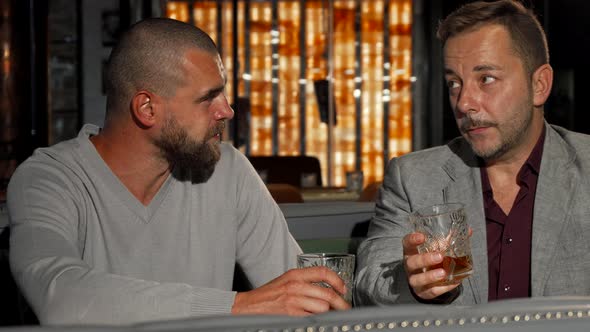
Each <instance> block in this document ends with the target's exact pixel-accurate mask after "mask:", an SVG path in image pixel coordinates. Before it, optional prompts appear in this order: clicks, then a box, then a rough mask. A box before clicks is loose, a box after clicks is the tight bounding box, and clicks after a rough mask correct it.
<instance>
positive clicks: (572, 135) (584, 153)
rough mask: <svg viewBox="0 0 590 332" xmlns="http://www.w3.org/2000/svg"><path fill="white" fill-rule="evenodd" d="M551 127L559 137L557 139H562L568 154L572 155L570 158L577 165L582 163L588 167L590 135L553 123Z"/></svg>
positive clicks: (589, 161)
mask: <svg viewBox="0 0 590 332" xmlns="http://www.w3.org/2000/svg"><path fill="white" fill-rule="evenodd" d="M551 128H552V129H553V131H554V132H555V133H557V136H558V137H559V139H558V140H557V141H562V142H563V144H565V146H566V149H567V150H568V151H569V153H570V156H573V159H572V160H575V162H576V163H577V164H578V165H581V164H583V165H585V166H587V167H590V135H587V134H583V133H579V132H575V131H571V130H568V129H565V128H562V127H559V126H555V125H551ZM554 145H555V144H554Z"/></svg>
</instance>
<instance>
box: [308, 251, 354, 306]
mask: <svg viewBox="0 0 590 332" xmlns="http://www.w3.org/2000/svg"><path fill="white" fill-rule="evenodd" d="M354 265H355V257H354V255H352V254H331V253H308V254H299V255H298V256H297V267H299V268H305V267H312V266H325V267H328V268H330V269H331V270H332V271H334V272H336V274H338V276H339V277H340V278H341V279H342V281H344V284H345V285H346V294H344V295H343V296H342V297H343V298H344V300H346V302H348V303H349V304H351V305H352V289H353V287H354V282H353V281H354ZM318 285H320V286H322V287H326V288H331V286H330V285H328V284H326V283H325V282H319V283H318Z"/></svg>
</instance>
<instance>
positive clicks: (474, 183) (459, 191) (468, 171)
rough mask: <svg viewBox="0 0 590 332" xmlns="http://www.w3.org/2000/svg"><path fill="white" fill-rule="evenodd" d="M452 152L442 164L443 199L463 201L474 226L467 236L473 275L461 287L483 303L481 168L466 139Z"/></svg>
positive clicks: (484, 252) (485, 285) (485, 282)
mask: <svg viewBox="0 0 590 332" xmlns="http://www.w3.org/2000/svg"><path fill="white" fill-rule="evenodd" d="M454 152H455V154H454V155H453V156H452V157H451V158H449V160H447V162H445V163H444V164H443V165H442V169H443V170H444V171H445V173H446V174H447V175H448V176H449V182H448V185H447V187H445V188H444V190H443V196H444V201H445V202H449V203H452V202H461V203H463V204H465V212H466V214H467V218H468V222H469V225H470V226H471V228H472V230H473V234H472V236H471V239H470V241H471V253H472V256H473V275H472V276H471V277H470V278H468V279H467V281H466V282H464V287H465V286H466V285H469V287H470V288H471V292H472V294H473V297H474V299H473V301H474V302H475V303H485V302H487V296H488V295H487V294H488V256H487V238H486V223H485V215H484V207H483V194H482V191H481V177H480V171H479V168H478V167H477V159H476V157H475V156H474V155H473V153H472V152H471V149H470V148H469V147H468V146H467V144H466V143H464V144H463V145H462V146H461V147H460V148H459V149H457V150H456V151H454ZM469 302H471V301H469Z"/></svg>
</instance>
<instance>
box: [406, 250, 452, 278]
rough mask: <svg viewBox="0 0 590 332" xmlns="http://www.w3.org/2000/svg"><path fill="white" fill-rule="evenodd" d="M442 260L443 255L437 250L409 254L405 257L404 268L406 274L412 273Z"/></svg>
mask: <svg viewBox="0 0 590 332" xmlns="http://www.w3.org/2000/svg"><path fill="white" fill-rule="evenodd" d="M442 261H443V256H442V254H441V253H439V252H430V253H425V254H417V255H411V256H407V257H406V259H405V268H406V272H407V273H408V275H412V274H416V273H422V272H423V271H424V270H425V269H431V268H433V267H434V266H435V265H437V264H440V263H442Z"/></svg>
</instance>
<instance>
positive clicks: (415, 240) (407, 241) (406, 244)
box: [402, 233, 426, 255]
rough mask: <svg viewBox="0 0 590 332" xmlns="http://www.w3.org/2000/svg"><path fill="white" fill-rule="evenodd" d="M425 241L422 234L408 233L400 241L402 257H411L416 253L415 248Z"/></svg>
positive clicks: (416, 249)
mask: <svg viewBox="0 0 590 332" xmlns="http://www.w3.org/2000/svg"><path fill="white" fill-rule="evenodd" d="M424 241H426V238H425V237H424V234H422V233H410V234H407V235H406V236H404V238H403V239H402V246H403V248H404V255H413V254H417V253H418V248H417V246H419V245H421V244H422V243H424Z"/></svg>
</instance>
